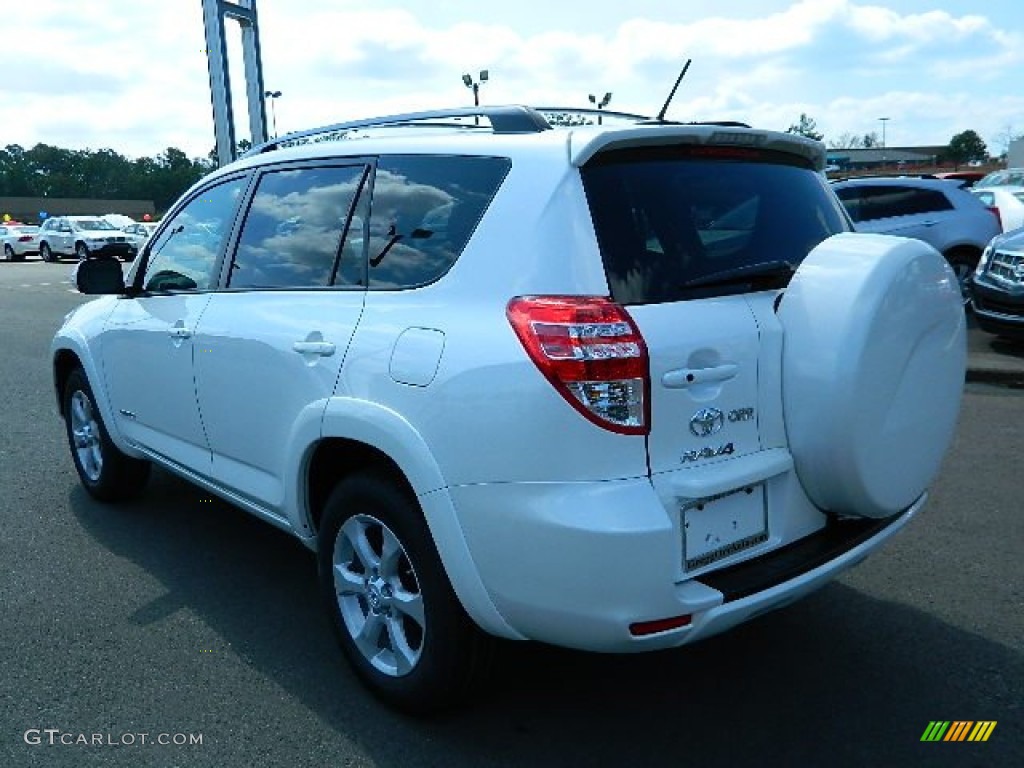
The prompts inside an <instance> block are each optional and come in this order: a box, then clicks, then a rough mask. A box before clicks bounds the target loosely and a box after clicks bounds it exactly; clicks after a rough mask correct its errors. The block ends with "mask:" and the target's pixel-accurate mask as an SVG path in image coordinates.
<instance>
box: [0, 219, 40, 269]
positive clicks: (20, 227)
mask: <svg viewBox="0 0 1024 768" xmlns="http://www.w3.org/2000/svg"><path fill="white" fill-rule="evenodd" d="M0 250H2V251H3V256H2V258H3V260H4V261H24V260H25V257H26V256H34V255H35V254H37V253H39V227H36V226H33V225H31V224H0Z"/></svg>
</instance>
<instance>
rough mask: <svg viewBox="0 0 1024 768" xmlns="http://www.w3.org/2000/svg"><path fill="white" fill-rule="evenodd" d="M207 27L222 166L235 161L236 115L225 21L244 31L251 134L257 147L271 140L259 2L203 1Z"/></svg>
mask: <svg viewBox="0 0 1024 768" xmlns="http://www.w3.org/2000/svg"><path fill="white" fill-rule="evenodd" d="M202 2H203V22H204V25H205V27H206V58H207V63H208V65H209V69H210V99H211V101H212V103H213V134H214V137H215V138H216V141H217V161H218V162H219V163H220V164H221V165H225V164H227V163H230V162H231V161H232V160H234V159H235V154H236V147H237V146H238V142H237V141H236V140H235V115H234V108H233V104H232V100H231V77H230V75H229V74H228V49H227V43H226V41H225V39H224V20H225V19H231V20H233V21H237V22H238V24H239V26H241V28H242V59H243V62H244V65H245V94H246V102H247V104H248V111H249V133H250V135H251V137H252V138H251V141H252V143H253V145H256V144H262V143H263V142H265V141H266V140H267V105H266V102H265V100H264V96H263V94H264V90H263V63H262V60H261V59H260V35H259V26H258V25H257V23H256V0H238V2H228V0H202Z"/></svg>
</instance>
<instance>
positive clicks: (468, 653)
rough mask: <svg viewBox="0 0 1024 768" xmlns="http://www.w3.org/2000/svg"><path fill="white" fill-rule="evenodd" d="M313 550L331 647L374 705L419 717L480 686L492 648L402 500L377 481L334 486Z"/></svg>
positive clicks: (414, 508)
mask: <svg viewBox="0 0 1024 768" xmlns="http://www.w3.org/2000/svg"><path fill="white" fill-rule="evenodd" d="M318 544H319V547H318V549H319V572H320V583H321V588H322V590H323V595H324V599H325V601H326V604H327V610H328V612H329V613H330V615H331V619H332V621H333V624H334V628H335V630H336V632H337V635H338V640H339V642H340V644H341V647H342V650H343V651H344V653H345V655H346V657H347V658H348V660H349V662H350V663H351V664H352V666H353V668H354V669H355V671H356V674H358V676H359V677H360V679H361V680H362V681H363V683H364V684H365V685H366V686H367V687H369V688H370V690H372V691H373V692H374V693H375V694H376V695H377V696H379V697H380V698H381V699H383V700H384V701H386V702H387V703H389V704H391V705H393V706H395V707H397V708H399V709H402V710H405V711H407V712H413V713H420V714H422V713H427V712H433V711H437V710H441V709H444V708H447V707H449V706H451V705H453V704H454V703H456V702H457V700H458V699H459V698H461V697H462V696H464V695H465V694H466V692H467V691H468V690H469V689H470V688H471V687H472V686H473V685H474V684H475V683H476V682H478V681H479V680H480V679H481V678H482V676H483V673H484V670H485V668H486V660H487V659H488V658H489V653H488V650H489V645H490V641H489V640H488V638H486V637H485V636H484V635H483V633H482V632H480V630H479V629H477V627H476V626H475V625H474V624H473V623H472V621H471V620H470V619H469V617H468V616H467V615H466V614H465V612H464V611H463V609H462V606H461V604H460V603H459V601H458V599H457V598H456V596H455V593H454V591H453V590H452V587H451V585H450V583H449V582H448V578H447V576H446V575H445V571H444V567H443V566H442V564H441V559H440V557H439V556H438V554H437V551H436V550H435V548H434V543H433V539H432V538H431V535H430V531H429V529H428V528H427V525H426V522H425V521H424V519H423V516H422V513H421V511H420V509H419V506H418V505H417V504H416V501H415V499H414V498H413V497H412V496H411V495H410V494H409V493H408V492H407V491H405V490H404V489H402V488H400V487H399V486H398V485H397V484H396V483H395V482H392V481H391V480H389V479H388V478H387V477H385V476H377V475H358V476H352V477H349V478H346V479H344V480H342V481H341V482H340V483H339V484H338V486H337V487H336V488H335V489H334V492H333V493H331V495H330V497H329V498H328V500H327V504H326V507H325V510H324V518H323V524H322V526H321V529H320V533H319V541H318Z"/></svg>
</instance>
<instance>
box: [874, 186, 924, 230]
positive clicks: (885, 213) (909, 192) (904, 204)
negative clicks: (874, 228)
mask: <svg viewBox="0 0 1024 768" xmlns="http://www.w3.org/2000/svg"><path fill="white" fill-rule="evenodd" d="M860 195H861V212H860V215H861V217H860V221H872V220H874V219H888V218H892V217H894V216H909V215H910V214H912V213H917V211H916V210H915V209H914V204H913V199H914V190H913V189H909V188H907V187H892V186H886V187H861V190H860Z"/></svg>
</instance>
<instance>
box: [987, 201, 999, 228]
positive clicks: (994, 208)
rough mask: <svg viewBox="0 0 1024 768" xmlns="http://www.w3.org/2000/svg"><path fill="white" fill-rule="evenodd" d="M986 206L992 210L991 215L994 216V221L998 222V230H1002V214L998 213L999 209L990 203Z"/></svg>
mask: <svg viewBox="0 0 1024 768" xmlns="http://www.w3.org/2000/svg"><path fill="white" fill-rule="evenodd" d="M987 207H988V209H989V210H990V211H992V215H993V216H995V217H996V221H997V222H998V223H999V231H1000V232H1002V231H1003V216H1002V214H1001V213H999V209H998V208H996V207H995V206H994V205H990V206H987Z"/></svg>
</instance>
